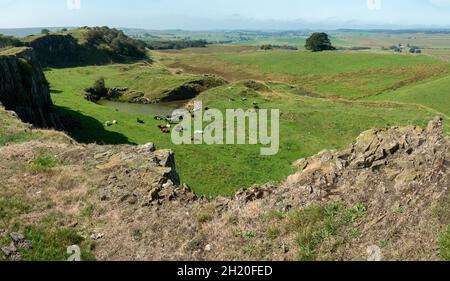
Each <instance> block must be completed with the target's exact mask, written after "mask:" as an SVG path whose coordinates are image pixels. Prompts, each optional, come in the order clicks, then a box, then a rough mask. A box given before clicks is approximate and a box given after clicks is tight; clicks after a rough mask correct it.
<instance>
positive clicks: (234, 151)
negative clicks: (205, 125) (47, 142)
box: [46, 65, 435, 197]
mask: <svg viewBox="0 0 450 281" xmlns="http://www.w3.org/2000/svg"><path fill="white" fill-rule="evenodd" d="M136 68H137V69H136ZM154 68H155V69H153V67H148V66H146V67H144V66H141V65H111V66H101V67H96V66H94V67H82V68H71V69H51V70H48V71H46V76H47V79H48V80H49V81H50V84H51V86H52V91H53V95H52V99H53V101H54V103H55V104H56V106H57V108H58V110H59V111H60V113H61V114H62V115H66V116H68V117H71V118H74V119H76V120H78V121H79V122H80V125H81V128H73V129H71V128H69V130H70V133H71V135H72V136H73V137H75V138H76V139H77V140H79V141H82V142H98V143H107V144H119V143H136V144H144V143H148V142H153V143H155V144H156V145H157V147H158V148H169V149H173V150H174V151H175V154H176V162H177V170H178V172H179V173H180V175H181V179H182V181H183V182H184V183H187V184H189V185H190V186H192V187H193V189H194V191H195V192H196V193H197V194H201V195H207V196H213V197H215V196H218V195H225V196H229V195H232V194H234V193H235V192H236V191H237V190H239V189H241V188H246V187H249V186H251V185H254V184H263V183H267V182H274V183H276V182H280V181H282V180H284V179H285V178H286V177H287V176H288V175H290V174H292V172H293V171H294V168H293V167H292V165H291V164H292V163H293V161H295V160H297V159H300V158H304V157H307V156H311V155H313V154H315V153H317V152H319V151H321V150H323V149H324V148H328V149H339V148H343V147H345V146H346V145H348V144H349V143H351V142H352V141H353V140H354V139H355V138H356V137H357V136H358V135H359V134H360V133H361V132H362V131H364V130H367V129H370V128H372V127H390V126H396V125H405V124H414V125H421V126H425V125H426V124H427V122H428V120H430V119H432V117H434V115H435V114H434V113H430V112H428V111H427V110H425V109H420V108H417V107H416V106H403V105H395V104H394V105H390V104H384V103H372V102H364V103H359V102H347V101H333V100H326V99H317V98H310V97H305V96H299V95H297V94H293V93H289V92H288V91H285V90H283V87H279V89H278V88H277V90H276V91H275V92H263V93H258V92H254V91H251V90H248V89H247V88H245V87H244V86H243V85H242V84H241V83H239V85H236V86H234V87H233V88H232V89H230V88H229V86H224V87H219V88H215V89H211V90H209V91H206V92H204V93H202V94H201V95H200V96H199V99H201V100H203V102H204V106H208V107H210V108H218V109H220V110H222V111H225V109H228V108H243V109H245V110H246V109H249V108H251V101H253V100H256V101H258V102H259V104H260V105H261V107H262V108H269V109H271V108H276V109H280V110H281V114H282V116H281V121H280V127H281V132H280V133H281V136H280V138H281V146H280V152H279V154H277V155H276V156H274V157H263V156H260V146H253V145H235V146H232V145H231V146H230V145H216V146H209V145H183V146H175V145H174V144H173V143H172V142H171V139H170V135H166V134H161V132H160V131H159V130H158V129H157V128H156V126H157V125H159V124H160V123H159V122H157V121H155V120H153V116H145V115H142V114H131V113H124V112H116V111H115V110H114V108H110V107H106V106H101V105H97V104H94V103H90V102H87V101H86V100H84V99H83V89H84V88H86V87H88V86H90V85H92V84H93V83H94V81H95V79H96V78H98V77H99V76H103V77H105V78H106V82H107V84H108V86H128V85H130V83H135V82H136V81H139V83H143V84H145V81H148V83H149V85H148V86H145V85H144V86H142V87H143V89H144V88H145V87H148V88H151V85H153V84H154V83H156V81H155V79H154V78H152V77H153V75H154V73H160V72H161V71H164V70H161V69H160V66H154ZM164 77H165V79H166V80H167V79H168V80H170V79H174V81H175V82H173V81H172V82H171V83H173V84H172V85H174V84H177V83H178V82H177V81H179V80H180V79H185V77H183V76H182V77H177V76H174V75H168V74H164ZM68 81H70V83H69V82H68ZM164 81H165V80H161V81H160V82H161V84H164V85H166V83H165V82H164ZM158 83H159V82H158ZM169 85H170V83H169ZM160 87H162V86H160ZM164 87H167V88H168V87H169V86H164ZM244 96H245V97H247V98H248V99H249V102H247V103H244V102H240V98H241V97H244ZM231 97H232V98H235V99H236V100H237V102H231V101H230V98H231ZM137 118H140V119H142V120H144V121H145V124H138V123H137V122H136V119H137ZM108 120H118V121H119V124H118V125H115V126H112V127H108V128H104V127H103V125H102V124H103V123H104V122H105V121H108ZM224 179H225V180H224Z"/></svg>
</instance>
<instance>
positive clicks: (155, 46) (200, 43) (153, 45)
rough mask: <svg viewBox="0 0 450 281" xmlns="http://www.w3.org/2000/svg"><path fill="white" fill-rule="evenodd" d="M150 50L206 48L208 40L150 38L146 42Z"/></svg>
mask: <svg viewBox="0 0 450 281" xmlns="http://www.w3.org/2000/svg"><path fill="white" fill-rule="evenodd" d="M145 43H146V44H147V48H149V49H150V50H172V49H175V50H181V49H187V48H205V47H206V46H207V45H208V42H207V41H206V40H189V39H183V40H148V41H146V42H145Z"/></svg>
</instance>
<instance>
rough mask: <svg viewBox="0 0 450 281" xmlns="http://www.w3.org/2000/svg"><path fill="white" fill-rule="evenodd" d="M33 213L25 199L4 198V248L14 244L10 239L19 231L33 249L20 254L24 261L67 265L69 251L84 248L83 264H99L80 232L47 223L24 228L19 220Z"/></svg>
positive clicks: (0, 240) (0, 211) (0, 206)
mask: <svg viewBox="0 0 450 281" xmlns="http://www.w3.org/2000/svg"><path fill="white" fill-rule="evenodd" d="M31 211H33V205H32V204H31V203H29V202H26V201H24V199H23V198H21V199H18V198H16V197H12V196H7V195H5V194H2V195H1V197H0V226H1V228H3V229H4V230H5V232H4V233H3V234H2V235H0V246H1V247H3V246H7V245H9V244H10V243H11V241H10V238H9V234H10V233H11V232H16V231H19V232H22V233H23V234H24V235H25V239H27V240H28V241H30V242H31V243H32V245H33V248H32V249H28V250H24V249H21V250H19V252H20V253H21V254H22V260H24V261H65V260H67V258H68V257H69V255H68V254H67V247H69V246H72V245H78V246H79V247H80V249H81V259H82V260H84V261H91V260H95V256H94V254H93V247H94V244H93V242H92V241H90V240H86V239H84V238H82V237H81V236H80V235H79V234H78V233H77V230H76V229H66V228H60V227H55V226H53V225H51V223H50V224H49V223H46V222H44V221H42V222H39V223H36V224H33V225H23V222H20V221H18V220H17V218H19V217H20V216H21V215H26V214H28V213H30V212H31ZM1 258H3V256H2V255H0V260H1Z"/></svg>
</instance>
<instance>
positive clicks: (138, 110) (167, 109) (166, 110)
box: [98, 100, 188, 116]
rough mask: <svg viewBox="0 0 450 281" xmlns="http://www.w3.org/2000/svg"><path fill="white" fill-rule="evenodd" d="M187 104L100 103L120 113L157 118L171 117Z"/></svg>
mask: <svg viewBox="0 0 450 281" xmlns="http://www.w3.org/2000/svg"><path fill="white" fill-rule="evenodd" d="M187 102H188V101H174V102H164V103H157V104H137V103H126V102H116V101H109V100H101V101H99V102H98V103H99V104H100V105H103V106H108V107H111V108H114V109H115V110H117V111H119V112H124V113H131V114H139V115H150V116H157V115H171V114H172V112H173V111H174V110H176V109H180V108H183V106H184V104H186V103H187Z"/></svg>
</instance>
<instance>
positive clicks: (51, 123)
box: [0, 48, 62, 128]
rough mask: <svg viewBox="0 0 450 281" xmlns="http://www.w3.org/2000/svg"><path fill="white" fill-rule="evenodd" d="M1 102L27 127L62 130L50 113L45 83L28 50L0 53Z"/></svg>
mask: <svg viewBox="0 0 450 281" xmlns="http://www.w3.org/2000/svg"><path fill="white" fill-rule="evenodd" d="M0 102H1V103H2V104H3V106H4V107H5V108H6V109H7V110H13V111H15V112H16V113H17V115H18V116H19V117H20V118H21V119H22V120H23V121H24V122H27V123H31V124H33V125H35V126H38V127H55V128H61V127H62V125H61V124H60V122H59V120H58V118H57V117H56V116H55V114H54V113H53V111H52V105H53V103H52V100H51V98H50V90H49V86H48V82H47V80H46V79H45V76H44V73H43V71H42V68H41V65H40V63H39V61H38V60H37V58H36V55H35V53H34V51H33V49H31V48H14V49H10V50H7V51H5V52H3V53H0Z"/></svg>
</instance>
